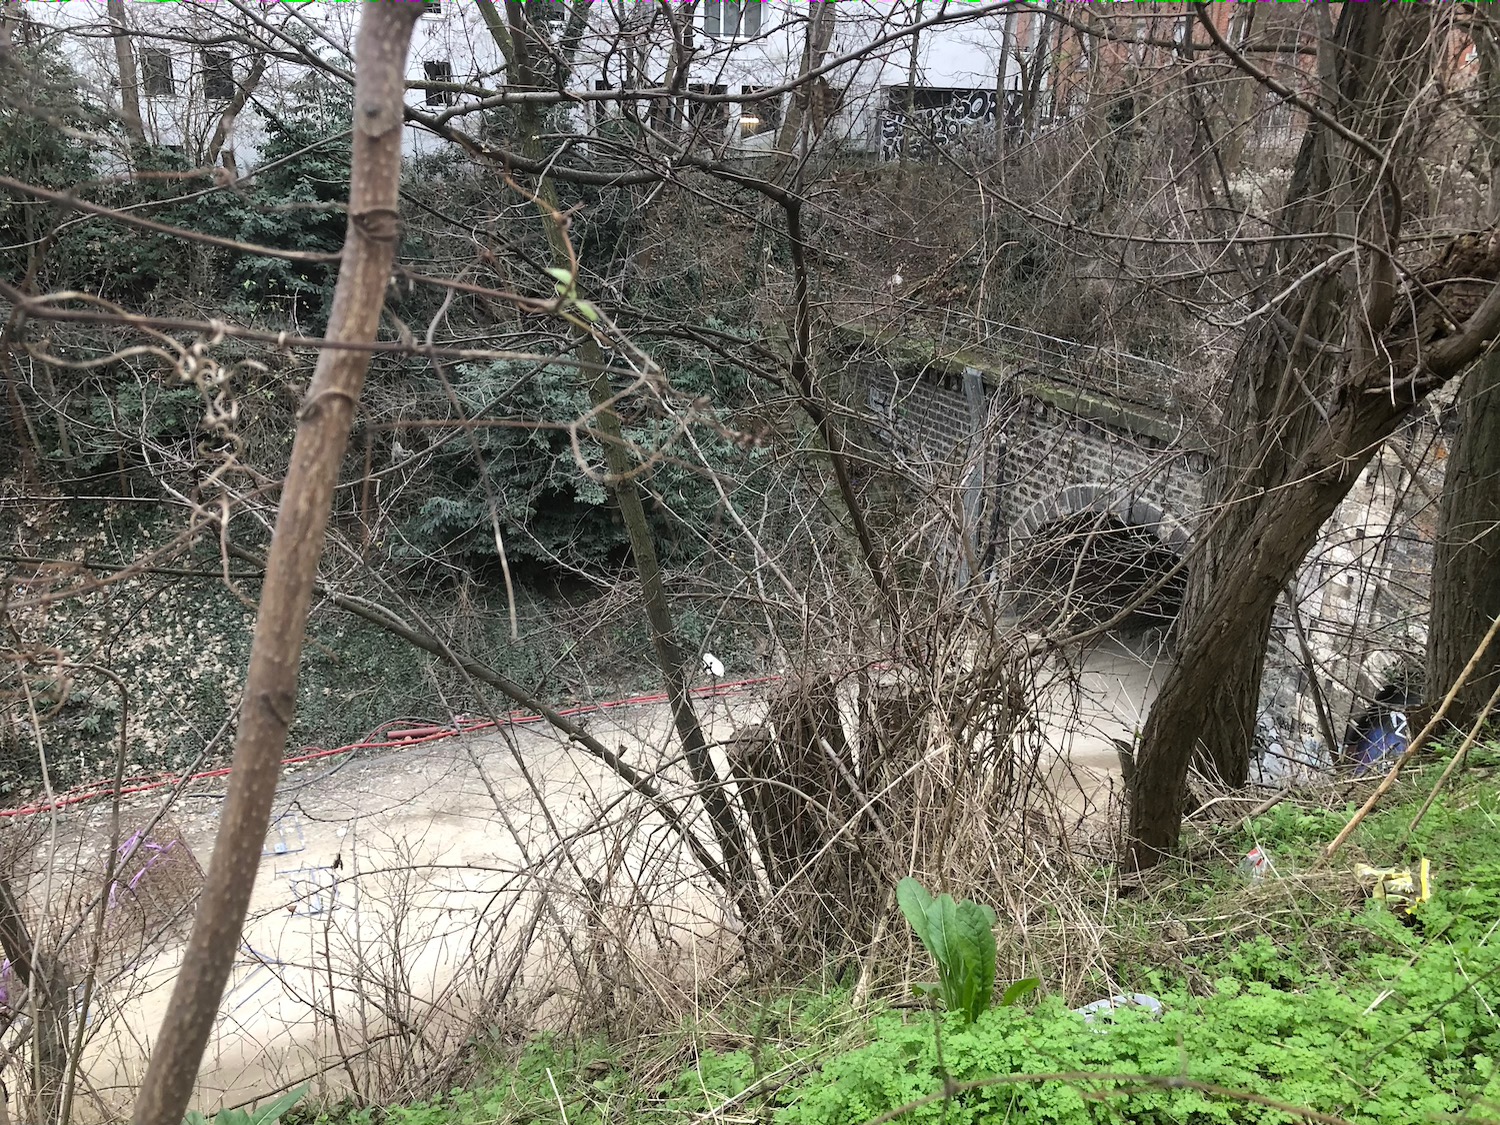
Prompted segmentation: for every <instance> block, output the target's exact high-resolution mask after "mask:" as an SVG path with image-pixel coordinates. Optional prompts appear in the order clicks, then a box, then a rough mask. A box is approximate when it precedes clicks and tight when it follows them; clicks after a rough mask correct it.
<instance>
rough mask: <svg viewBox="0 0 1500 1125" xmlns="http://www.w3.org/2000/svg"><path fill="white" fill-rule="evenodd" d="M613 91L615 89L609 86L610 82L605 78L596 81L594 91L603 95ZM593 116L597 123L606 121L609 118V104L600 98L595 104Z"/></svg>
mask: <svg viewBox="0 0 1500 1125" xmlns="http://www.w3.org/2000/svg"><path fill="white" fill-rule="evenodd" d="M613 89H614V87H613V86H611V85H610V84H609V82H608V80H606V79H603V78H596V79H594V90H595V91H596V92H599V93H602V92H604V91H605V90H613ZM592 116H593V119H594V120H595V121H602V120H604V118H606V117H608V116H609V102H608V101H607V100H606V99H604V98H600V99H599V100H598V101H596V102H594V104H593V111H592Z"/></svg>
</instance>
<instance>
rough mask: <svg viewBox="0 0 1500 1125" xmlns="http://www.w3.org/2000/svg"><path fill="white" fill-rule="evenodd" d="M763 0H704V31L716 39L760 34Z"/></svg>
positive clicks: (743, 37) (748, 36)
mask: <svg viewBox="0 0 1500 1125" xmlns="http://www.w3.org/2000/svg"><path fill="white" fill-rule="evenodd" d="M760 8H761V0H703V33H704V34H705V35H712V36H713V37H714V38H716V39H751V38H753V37H755V36H757V35H759V34H760Z"/></svg>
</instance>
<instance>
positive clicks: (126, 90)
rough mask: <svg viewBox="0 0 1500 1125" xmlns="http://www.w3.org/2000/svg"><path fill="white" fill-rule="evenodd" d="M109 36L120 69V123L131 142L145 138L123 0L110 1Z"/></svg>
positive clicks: (128, 24) (139, 95) (137, 79)
mask: <svg viewBox="0 0 1500 1125" xmlns="http://www.w3.org/2000/svg"><path fill="white" fill-rule="evenodd" d="M106 10H107V11H108V13H109V37H110V41H111V42H112V43H113V44H114V48H115V65H116V66H117V67H118V68H119V71H120V122H121V124H123V125H124V126H125V132H127V133H129V134H130V139H131V140H133V141H144V140H145V139H146V130H145V127H144V126H143V125H142V124H141V81H140V74H139V72H138V71H137V69H136V65H135V48H134V47H133V46H132V45H131V42H130V23H129V21H128V20H127V19H126V16H125V0H109V3H108V5H107V6H106Z"/></svg>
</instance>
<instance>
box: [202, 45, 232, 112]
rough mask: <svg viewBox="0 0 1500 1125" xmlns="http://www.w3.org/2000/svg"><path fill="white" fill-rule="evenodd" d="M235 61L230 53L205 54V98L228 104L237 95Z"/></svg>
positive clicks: (206, 52) (209, 52)
mask: <svg viewBox="0 0 1500 1125" xmlns="http://www.w3.org/2000/svg"><path fill="white" fill-rule="evenodd" d="M235 89H236V88H235V84H234V60H233V59H232V58H231V57H230V54H229V52H228V51H204V52H203V96H204V97H206V98H208V99H209V100H210V101H216V102H227V101H228V100H229V99H230V98H232V97H234V95H235Z"/></svg>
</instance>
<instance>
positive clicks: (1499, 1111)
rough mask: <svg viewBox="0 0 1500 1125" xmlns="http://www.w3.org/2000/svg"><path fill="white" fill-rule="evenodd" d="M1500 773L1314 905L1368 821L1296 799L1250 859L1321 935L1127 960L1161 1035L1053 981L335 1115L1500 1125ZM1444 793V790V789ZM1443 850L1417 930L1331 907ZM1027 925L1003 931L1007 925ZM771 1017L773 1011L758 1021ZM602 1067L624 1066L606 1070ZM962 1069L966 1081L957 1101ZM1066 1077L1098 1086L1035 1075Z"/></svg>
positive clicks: (535, 1063)
mask: <svg viewBox="0 0 1500 1125" xmlns="http://www.w3.org/2000/svg"><path fill="white" fill-rule="evenodd" d="M1497 760H1500V748H1496V747H1490V748H1487V749H1486V750H1485V751H1484V752H1483V753H1481V754H1479V755H1477V756H1476V758H1475V760H1474V761H1473V762H1472V763H1471V765H1470V767H1469V769H1468V771H1467V774H1466V778H1465V780H1464V782H1463V783H1462V785H1461V786H1460V788H1459V789H1458V790H1457V791H1456V792H1453V793H1450V794H1448V795H1445V796H1444V797H1442V798H1440V799H1439V801H1438V802H1437V804H1435V805H1434V807H1433V809H1432V811H1431V812H1430V813H1429V814H1428V815H1427V817H1426V819H1425V820H1424V822H1423V823H1422V825H1421V827H1420V828H1419V829H1418V830H1417V831H1416V832H1415V833H1414V834H1411V835H1410V837H1409V838H1408V832H1407V826H1408V824H1409V823H1410V821H1411V818H1412V816H1413V815H1414V813H1415V810H1416V808H1417V807H1418V806H1419V805H1420V803H1421V800H1422V798H1423V797H1424V796H1425V795H1426V793H1425V787H1424V786H1423V785H1421V784H1418V785H1414V786H1412V788H1411V789H1410V791H1409V793H1408V799H1406V800H1404V801H1402V802H1400V803H1393V804H1391V805H1390V806H1389V807H1386V808H1383V809H1381V810H1379V811H1377V813H1376V814H1375V815H1373V816H1372V817H1371V818H1370V819H1369V820H1368V821H1367V822H1366V823H1365V825H1364V826H1363V827H1362V828H1361V829H1360V831H1359V833H1358V834H1357V835H1356V837H1355V839H1354V841H1353V843H1352V845H1351V849H1350V852H1349V853H1348V854H1345V855H1343V856H1341V857H1340V858H1339V859H1338V860H1337V861H1336V862H1335V864H1334V868H1333V873H1332V874H1331V875H1330V876H1327V877H1326V878H1325V882H1324V883H1323V884H1322V885H1321V890H1319V891H1318V893H1314V892H1313V891H1312V890H1308V889H1305V888H1304V886H1303V885H1302V884H1300V883H1299V882H1298V879H1297V877H1296V875H1295V874H1294V873H1295V872H1297V871H1305V870H1306V869H1308V868H1309V867H1310V866H1311V864H1312V861H1313V858H1314V857H1315V855H1316V854H1317V852H1318V849H1319V848H1321V846H1322V845H1323V844H1324V843H1326V841H1327V840H1328V839H1330V838H1331V837H1332V835H1333V833H1334V832H1336V831H1337V829H1338V827H1339V826H1341V825H1342V824H1343V823H1344V821H1345V820H1346V819H1347V816H1348V812H1347V811H1346V810H1335V811H1331V812H1322V811H1314V812H1306V811H1303V810H1301V809H1298V808H1296V807H1294V806H1291V805H1287V806H1284V807H1282V808H1279V809H1276V810H1273V812H1272V813H1270V814H1268V815H1267V816H1266V817H1263V818H1261V819H1260V820H1258V821H1256V822H1255V823H1254V824H1253V825H1251V826H1250V828H1249V829H1248V831H1247V833H1246V834H1245V836H1244V839H1243V841H1241V842H1243V843H1244V845H1245V846H1246V847H1248V846H1249V845H1250V843H1251V842H1252V841H1253V842H1256V843H1260V844H1262V845H1263V846H1266V847H1268V848H1270V849H1271V850H1272V853H1273V855H1274V856H1275V858H1276V860H1277V863H1278V869H1279V870H1280V871H1281V873H1282V874H1281V876H1280V878H1281V879H1283V880H1284V882H1285V896H1284V898H1285V900H1287V901H1292V902H1294V903H1295V904H1296V906H1297V908H1298V910H1299V911H1300V912H1301V914H1302V915H1303V916H1305V919H1306V924H1305V925H1302V926H1301V928H1300V929H1298V928H1293V929H1290V930H1289V929H1288V928H1287V927H1286V926H1284V925H1283V926H1281V927H1279V928H1275V929H1274V932H1275V933H1276V935H1277V939H1276V940H1274V941H1273V940H1272V938H1271V937H1270V936H1269V934H1268V933H1260V934H1254V933H1253V932H1250V933H1249V936H1245V937H1243V938H1240V939H1237V940H1227V941H1225V942H1223V943H1214V944H1211V945H1210V946H1208V947H1203V948H1202V951H1200V952H1198V953H1196V954H1195V955H1194V956H1193V958H1192V965H1191V969H1192V971H1191V972H1184V973H1177V974H1173V973H1171V972H1168V971H1166V970H1163V969H1162V968H1161V967H1160V966H1159V965H1156V966H1151V965H1136V966H1130V965H1128V964H1124V963H1123V962H1122V963H1121V964H1120V965H1118V966H1117V968H1118V969H1119V970H1120V972H1119V979H1130V980H1133V981H1135V982H1137V983H1139V984H1142V985H1146V986H1149V987H1148V988H1146V990H1148V991H1152V992H1154V993H1155V995H1157V996H1158V997H1159V998H1160V999H1161V1000H1162V1001H1163V1002H1164V1003H1165V1005H1166V1009H1167V1010H1166V1012H1165V1013H1164V1014H1163V1015H1162V1016H1161V1017H1160V1018H1159V1019H1153V1018H1152V1017H1151V1016H1150V1014H1149V1013H1146V1012H1144V1011H1141V1010H1135V1009H1124V1010H1120V1011H1117V1012H1113V1013H1107V1014H1105V1015H1103V1016H1102V1017H1096V1020H1095V1022H1094V1023H1093V1024H1086V1023H1085V1022H1084V1020H1083V1017H1082V1016H1080V1015H1078V1014H1076V1013H1074V1012H1072V1011H1070V1010H1069V1008H1068V1005H1067V1004H1066V1003H1065V1002H1064V1000H1063V999H1062V998H1061V997H1059V996H1056V995H1052V996H1048V995H1046V994H1045V992H1046V983H1045V981H1044V982H1043V987H1042V989H1041V990H1040V991H1039V992H1038V994H1037V995H1038V996H1039V997H1040V999H1037V1000H1036V1001H1035V1003H1034V1004H1033V1005H1032V1006H1031V1007H1030V1009H1029V1010H1028V1009H1026V1008H1025V1007H1023V1006H1013V1007H994V1008H991V1009H990V1010H988V1011H986V1012H984V1013H983V1014H981V1015H979V1016H978V1018H977V1019H975V1020H974V1021H973V1022H972V1023H968V1022H967V1015H966V1013H961V1012H954V1013H951V1014H949V1015H948V1016H946V1017H944V1018H943V1021H942V1023H941V1024H940V1025H939V1026H940V1028H941V1043H940V1044H939V1043H938V1041H937V1040H936V1039H935V1037H934V1025H933V1016H932V1013H931V1012H930V1011H926V1010H920V1009H918V1010H905V1011H886V1012H884V1013H879V1014H875V1015H873V1016H870V1017H861V1016H860V1015H859V1014H857V1013H855V1012H853V1011H851V1010H849V1008H848V1006H847V1003H846V1001H845V1000H844V998H843V997H842V996H841V995H839V994H834V995H831V996H830V995H823V996H821V997H819V996H793V997H787V996H783V997H781V998H780V999H779V1000H773V1001H766V1002H764V1003H763V1004H761V1005H759V1006H757V1005H755V1004H747V1005H746V1007H745V1009H744V1010H745V1015H744V1017H743V1020H742V1024H743V1028H744V1034H743V1036H741V1037H740V1040H739V1043H738V1044H736V1045H735V1046H733V1047H724V1048H721V1049H719V1050H713V1049H710V1047H711V1045H712V1044H713V1043H714V1042H716V1041H719V1042H722V1041H723V1033H722V1030H721V1031H720V1032H719V1033H718V1034H716V1035H707V1034H705V1033H704V1030H703V1029H702V1028H701V1027H700V1028H691V1027H690V1028H687V1029H685V1030H684V1032H683V1033H682V1034H681V1036H680V1037H679V1038H678V1039H677V1040H676V1041H675V1043H673V1044H672V1045H670V1046H668V1047H666V1048H663V1049H666V1050H668V1051H670V1052H674V1053H673V1054H671V1055H669V1058H676V1059H678V1060H681V1059H683V1058H684V1057H686V1058H688V1059H690V1060H691V1064H690V1065H688V1066H687V1067H686V1068H683V1066H682V1065H681V1063H680V1062H679V1063H678V1064H677V1068H676V1070H675V1071H670V1073H676V1074H678V1077H677V1078H676V1079H674V1080H671V1081H667V1082H662V1081H661V1080H660V1079H659V1078H656V1077H653V1076H655V1075H660V1074H661V1073H662V1072H663V1061H664V1060H663V1059H662V1057H661V1056H660V1054H658V1055H656V1056H654V1057H651V1058H647V1057H645V1056H644V1055H642V1054H640V1053H637V1054H635V1055H632V1054H631V1052H630V1051H627V1050H623V1049H621V1047H620V1046H619V1045H615V1046H614V1047H613V1048H612V1047H611V1046H610V1045H609V1044H600V1043H598V1042H594V1043H590V1044H586V1045H575V1046H571V1047H570V1046H567V1045H565V1044H562V1043H561V1042H560V1041H557V1040H550V1039H549V1040H543V1041H539V1042H537V1043H534V1044H533V1045H532V1046H531V1047H530V1048H528V1050H527V1051H526V1052H525V1054H524V1055H523V1056H522V1058H521V1060H520V1062H519V1065H518V1066H516V1067H513V1068H510V1069H508V1070H505V1071H504V1072H502V1074H501V1076H500V1077H499V1079H498V1080H497V1081H495V1082H493V1083H490V1084H487V1085H485V1086H484V1087H483V1088H482V1089H475V1090H469V1091H462V1092H455V1094H454V1095H453V1096H450V1097H448V1098H445V1099H439V1100H437V1101H435V1102H431V1103H428V1104H425V1105H421V1106H412V1107H400V1108H397V1107H391V1108H382V1109H375V1110H370V1109H366V1110H361V1111H359V1112H358V1113H357V1114H356V1115H354V1116H352V1117H351V1116H348V1114H347V1111H346V1113H345V1114H344V1115H341V1116H334V1117H325V1118H323V1119H322V1120H324V1121H328V1122H332V1121H335V1120H338V1121H348V1122H351V1123H352V1122H368V1123H376V1122H380V1123H391V1125H479V1123H481V1122H484V1123H486V1125H489V1123H499V1122H522V1121H538V1122H540V1121H558V1120H561V1118H560V1117H559V1112H560V1103H561V1105H562V1106H563V1107H565V1109H566V1120H567V1121H568V1122H569V1123H570V1125H605V1123H606V1122H616V1121H619V1122H626V1121H646V1120H650V1121H653V1122H687V1121H694V1120H699V1119H702V1118H703V1116H704V1115H705V1114H707V1115H708V1116H709V1117H710V1118H711V1119H714V1120H729V1119H730V1118H734V1119H735V1120H755V1121H759V1122H764V1123H767V1125H862V1123H865V1122H869V1121H871V1120H873V1119H875V1118H877V1117H880V1116H882V1115H884V1114H887V1113H890V1112H892V1111H895V1110H897V1109H898V1108H900V1107H902V1106H905V1105H907V1104H908V1103H911V1102H916V1101H919V1100H921V1099H924V1098H931V1099H932V1100H930V1101H928V1102H927V1103H926V1104H924V1105H921V1106H920V1107H917V1108H914V1109H912V1110H910V1111H908V1112H907V1113H905V1114H904V1115H902V1117H901V1118H900V1119H901V1120H902V1121H907V1122H914V1123H916V1122H934V1123H936V1122H942V1123H943V1125H968V1123H976V1125H977V1123H980V1122H1005V1121H1037V1122H1055V1123H1058V1125H1074V1123H1077V1125H1085V1123H1087V1125H1095V1123H1098V1122H1105V1121H1118V1122H1132V1123H1134V1122H1139V1123H1147V1125H1157V1123H1160V1125H1167V1123H1169V1122H1170V1123H1172V1125H1213V1123H1225V1125H1231V1123H1233V1125H1238V1123H1250V1122H1254V1123H1257V1125H1261V1123H1264V1125H1270V1123H1273V1122H1290V1121H1294V1120H1299V1119H1306V1118H1299V1117H1298V1116H1296V1115H1293V1114H1289V1113H1286V1112H1283V1111H1282V1110H1279V1109H1277V1108H1275V1107H1274V1106H1273V1105H1270V1104H1266V1102H1267V1100H1269V1101H1270V1102H1279V1103H1283V1104H1285V1105H1288V1106H1295V1107H1300V1108H1303V1109H1306V1110H1311V1111H1313V1112H1315V1113H1318V1114H1323V1115H1327V1117H1325V1118H1324V1119H1325V1120H1326V1119H1329V1118H1332V1119H1343V1120H1347V1121H1351V1122H1370V1123H1375V1122H1382V1123H1384V1122H1389V1123H1391V1125H1412V1123H1417V1122H1427V1121H1431V1122H1439V1121H1442V1122H1452V1121H1455V1120H1468V1121H1500V1073H1497V1066H1496V1060H1497V1059H1500V1017H1497V1009H1500V937H1497V931H1500V791H1497V787H1496V785H1495V781H1494V776H1493V775H1494V773H1495V766H1496V763H1497ZM1425 776H1426V778H1427V783H1428V784H1430V781H1431V779H1432V777H1434V776H1435V771H1432V772H1428V773H1427V774H1426V775H1425ZM1398 793H1399V791H1398ZM1394 796H1396V795H1393V797H1394ZM1422 855H1425V856H1427V857H1429V858H1430V859H1431V860H1432V861H1433V871H1434V892H1433V898H1432V900H1431V901H1430V902H1429V903H1427V904H1425V906H1424V907H1423V908H1422V910H1421V912H1420V920H1419V921H1418V922H1417V923H1416V924H1406V923H1404V922H1403V921H1402V920H1401V919H1400V918H1399V917H1398V916H1397V915H1395V914H1394V913H1392V912H1391V911H1390V910H1388V909H1387V908H1386V907H1385V906H1384V905H1381V904H1377V903H1374V902H1366V903H1360V902H1359V900H1358V896H1357V892H1355V893H1352V894H1349V895H1333V896H1331V897H1330V895H1329V893H1328V891H1327V888H1328V886H1329V885H1330V882H1329V881H1330V880H1331V881H1332V883H1334V884H1336V883H1337V881H1338V879H1339V873H1340V872H1341V871H1346V870H1347V869H1348V868H1349V867H1351V866H1352V863H1353V862H1354V860H1355V859H1356V858H1366V859H1368V860H1370V861H1371V862H1378V863H1405V862H1408V861H1410V860H1412V859H1414V858H1416V857H1418V856H1422ZM1228 878H1231V879H1232V874H1231V875H1229V876H1228ZM1350 885H1351V887H1352V881H1351V884H1350ZM1307 886H1308V887H1313V886H1315V884H1314V883H1312V882H1309V883H1308V884H1307ZM1180 888H1181V889H1180V890H1179V891H1177V892H1175V893H1177V894H1178V896H1179V898H1180V900H1181V901H1179V902H1176V903H1175V904H1174V903H1173V902H1172V901H1171V897H1170V894H1164V895H1162V896H1159V897H1158V898H1157V899H1156V900H1155V901H1154V902H1152V903H1151V904H1150V905H1149V907H1148V908H1143V909H1149V910H1150V911H1154V912H1155V913H1154V917H1155V921H1156V922H1157V923H1160V922H1161V921H1162V920H1163V919H1165V918H1172V917H1174V916H1184V917H1185V916H1188V915H1190V914H1194V913H1198V914H1201V913H1202V912H1203V911H1202V902H1203V895H1204V890H1203V880H1202V877H1201V873H1199V878H1197V879H1196V880H1195V879H1192V878H1189V879H1184V880H1183V881H1182V882H1181V883H1180ZM1219 888H1220V895H1219V902H1220V903H1221V905H1222V903H1223V902H1225V901H1231V900H1233V899H1234V896H1235V895H1236V894H1240V893H1241V892H1237V891H1235V889H1234V888H1233V885H1232V884H1231V883H1229V882H1227V881H1224V880H1223V879H1222V878H1221V882H1220V884H1219ZM1261 890H1262V891H1264V888H1261ZM1240 901H1241V902H1242V903H1243V904H1245V909H1246V911H1247V915H1246V916H1247V917H1249V918H1253V917H1254V915H1253V912H1251V908H1252V907H1253V906H1254V904H1255V903H1260V904H1262V906H1263V905H1264V904H1265V903H1266V902H1267V901H1268V899H1267V898H1266V897H1265V895H1264V893H1262V894H1261V895H1260V897H1256V896H1255V895H1254V894H1243V895H1242V898H1241V899H1240ZM1004 925H1005V922H1004V919H1003V917H1002V918H1001V919H1000V927H1001V929H1002V931H1003V929H1004ZM1265 928H1266V929H1267V930H1268V931H1271V930H1273V928H1272V927H1271V926H1270V925H1269V924H1268V925H1267V926H1266V927H1265ZM1252 930H1253V927H1252ZM1236 932H1239V933H1246V932H1247V931H1245V930H1244V929H1243V928H1242V927H1241V928H1239V929H1237V931H1236ZM771 1008H779V1011H780V1013H781V1015H780V1019H779V1020H777V1021H772V1024H771V1025H769V1026H768V1025H766V1024H765V1020H764V1012H765V1011H766V1010H768V1009H771ZM757 1011H758V1012H760V1013H761V1015H753V1014H752V1013H753V1012H757ZM726 1019H728V1020H729V1022H730V1023H731V1024H733V1017H732V1016H726V1014H725V1013H724V1012H721V1013H720V1016H719V1020H718V1023H719V1027H720V1029H722V1028H723V1027H724V1026H725V1021H726ZM736 1026H738V1025H736ZM732 1038H733V1037H732V1036H731V1039H732ZM660 1042H662V1043H666V1042H667V1040H662V1041H660ZM939 1047H940V1053H939ZM601 1056H607V1057H608V1058H609V1060H610V1062H609V1064H608V1065H607V1066H605V1065H603V1064H601V1063H600V1062H599V1059H600V1058H601ZM585 1064H587V1065H585ZM601 1068H602V1071H603V1072H602V1074H601V1073H600V1071H601ZM945 1072H946V1075H947V1077H948V1078H949V1079H951V1081H952V1083H953V1084H954V1085H951V1086H950V1087H949V1089H950V1090H951V1091H952V1093H951V1095H950V1096H949V1097H948V1098H946V1099H945V1098H943V1097H942V1093H943V1090H944V1076H945ZM1062 1073H1066V1074H1084V1075H1089V1076H1092V1077H1088V1078H1073V1079H1070V1080H1037V1079H1036V1078H1035V1076H1038V1075H1047V1074H1062ZM1104 1075H1116V1076H1127V1075H1135V1076H1147V1077H1148V1078H1150V1079H1151V1080H1152V1081H1151V1082H1150V1083H1144V1084H1143V1083H1140V1082H1136V1083H1131V1082H1128V1081H1125V1080H1123V1079H1119V1078H1117V1079H1116V1080H1113V1081H1111V1080H1109V1079H1106V1078H1104V1077H1102V1076H1104ZM1182 1080H1187V1081H1185V1082H1184V1081H1182ZM986 1083H987V1084H986ZM554 1084H555V1091H556V1092H554ZM966 1084H976V1085H966ZM1208 1088H1212V1089H1208ZM1221 1091H1228V1092H1233V1093H1237V1094H1238V1095H1241V1096H1233V1095H1232V1093H1226V1092H1221ZM741 1094H744V1095H745V1096H743V1097H740V1098H739V1099H738V1100H737V1101H736V1102H735V1103H734V1104H733V1106H732V1107H724V1103H725V1101H726V1100H727V1099H730V1098H734V1097H736V1095H741ZM1243 1095H1252V1096H1256V1097H1259V1098H1260V1099H1262V1100H1261V1101H1254V1100H1247V1099H1246V1098H1245V1097H1244V1096H1243Z"/></svg>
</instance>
